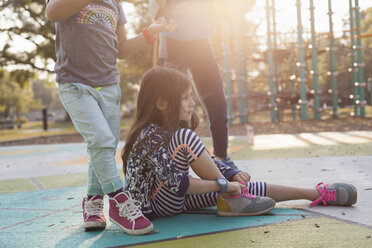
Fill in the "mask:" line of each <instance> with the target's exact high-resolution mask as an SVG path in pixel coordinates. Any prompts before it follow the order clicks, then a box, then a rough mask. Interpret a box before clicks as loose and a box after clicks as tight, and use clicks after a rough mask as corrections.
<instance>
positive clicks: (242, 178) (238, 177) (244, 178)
mask: <svg viewBox="0 0 372 248" xmlns="http://www.w3.org/2000/svg"><path fill="white" fill-rule="evenodd" d="M250 179H251V175H249V174H248V172H245V171H241V172H239V173H238V174H235V175H234V176H233V177H232V178H231V181H233V182H238V183H241V182H245V183H246V184H247V183H248V182H249V180H250Z"/></svg>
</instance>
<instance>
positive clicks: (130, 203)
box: [117, 198, 143, 222]
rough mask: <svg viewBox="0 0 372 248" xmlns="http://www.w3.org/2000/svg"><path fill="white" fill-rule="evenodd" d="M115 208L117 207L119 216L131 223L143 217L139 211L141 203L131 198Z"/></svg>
mask: <svg viewBox="0 0 372 248" xmlns="http://www.w3.org/2000/svg"><path fill="white" fill-rule="evenodd" d="M117 206H118V207H119V215H120V216H121V217H125V218H127V219H128V220H130V221H131V222H134V221H135V220H136V219H138V218H139V217H142V216H143V215H142V212H141V210H140V208H141V203H140V202H139V201H137V200H134V199H132V198H128V200H126V201H125V202H123V203H117Z"/></svg>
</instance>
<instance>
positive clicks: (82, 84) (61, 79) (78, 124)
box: [46, 0, 175, 235]
mask: <svg viewBox="0 0 372 248" xmlns="http://www.w3.org/2000/svg"><path fill="white" fill-rule="evenodd" d="M46 15H47V17H48V19H49V20H51V21H53V22H55V27H56V53H57V61H56V65H55V72H56V75H57V76H56V81H57V82H58V85H59V86H58V87H59V94H60V98H61V101H62V103H63V105H64V107H65V108H66V110H67V112H68V113H69V115H70V117H71V119H72V121H73V123H74V126H75V128H76V129H77V130H78V131H79V132H80V133H81V135H82V136H83V137H84V139H85V141H86V143H87V151H88V155H89V168H88V192H87V195H86V196H85V197H84V199H83V217H84V227H85V229H86V230H91V229H103V228H105V227H106V219H105V217H104V215H103V196H104V195H105V194H107V195H109V199H110V200H109V203H110V210H109V217H110V220H111V221H112V222H114V223H115V224H117V225H119V226H120V227H121V228H122V229H123V230H124V231H125V232H127V233H129V234H134V235H137V234H145V233H148V232H150V231H152V229H153V225H152V223H151V222H150V221H149V220H148V219H146V218H145V217H144V216H143V214H142V213H141V211H140V208H139V206H138V202H137V201H135V200H133V199H132V197H131V195H130V194H129V193H128V192H124V191H123V182H122V180H121V179H120V176H119V174H118V171H117V166H116V161H115V152H116V148H117V144H118V137H119V128H120V98H121V91H120V87H119V81H120V78H119V72H118V69H117V58H119V59H123V58H125V57H127V56H128V55H130V54H131V53H133V52H134V51H135V50H137V49H138V48H140V47H141V46H143V45H145V44H146V42H147V43H151V42H153V41H154V38H153V35H155V34H157V33H159V32H161V31H165V30H167V31H173V30H174V29H175V25H173V24H172V23H170V24H167V23H166V22H165V20H164V19H160V20H159V21H157V22H156V23H154V24H152V25H150V26H149V27H148V28H145V29H144V30H143V33H142V34H140V35H138V36H136V37H134V38H132V39H127V38H126V31H125V28H124V24H125V23H126V18H125V15H124V12H123V9H122V7H121V5H120V3H119V1H118V0H97V1H92V0H50V1H47V7H46Z"/></svg>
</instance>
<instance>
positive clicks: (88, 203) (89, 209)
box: [83, 195, 106, 231]
mask: <svg viewBox="0 0 372 248" xmlns="http://www.w3.org/2000/svg"><path fill="white" fill-rule="evenodd" d="M83 218H84V228H85V231H90V230H100V229H105V227H106V218H105V216H104V215H103V197H102V196H99V195H95V196H93V197H92V198H90V200H88V196H85V197H84V198H83Z"/></svg>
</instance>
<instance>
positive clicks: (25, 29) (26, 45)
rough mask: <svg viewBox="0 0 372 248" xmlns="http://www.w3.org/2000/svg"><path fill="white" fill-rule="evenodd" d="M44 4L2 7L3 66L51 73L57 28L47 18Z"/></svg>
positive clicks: (26, 1)
mask: <svg viewBox="0 0 372 248" xmlns="http://www.w3.org/2000/svg"><path fill="white" fill-rule="evenodd" d="M44 12H45V0H36V1H30V0H3V1H1V5H0V31H1V38H2V39H3V40H5V44H4V45H3V47H0V51H1V52H0V66H1V67H2V68H4V67H8V66H16V67H17V68H24V69H27V70H30V71H32V70H35V69H36V70H39V71H46V72H48V73H52V72H53V70H52V69H50V65H51V64H52V63H53V61H55V48H54V25H53V23H51V22H49V21H48V20H47V19H46V17H45V15H44Z"/></svg>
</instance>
